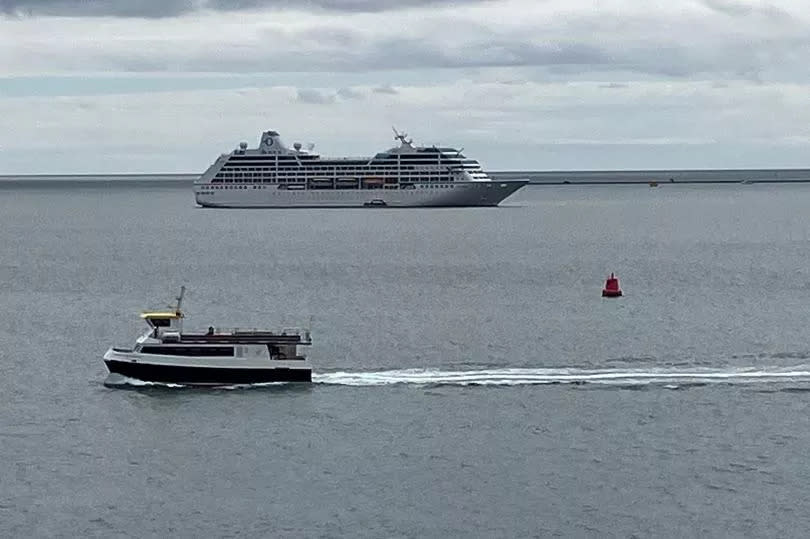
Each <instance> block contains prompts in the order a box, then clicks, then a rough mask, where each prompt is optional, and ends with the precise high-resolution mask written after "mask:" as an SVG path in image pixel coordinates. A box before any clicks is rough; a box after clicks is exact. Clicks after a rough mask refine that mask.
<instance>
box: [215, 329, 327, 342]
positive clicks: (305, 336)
mask: <svg viewBox="0 0 810 539" xmlns="http://www.w3.org/2000/svg"><path fill="white" fill-rule="evenodd" d="M213 335H215V336H217V335H233V336H239V335H241V336H251V335H256V336H264V335H272V336H277V337H295V336H298V337H300V338H301V342H311V341H312V336H311V335H310V330H308V329H304V328H296V327H292V328H283V329H281V330H280V331H279V330H275V331H274V330H270V329H261V328H220V327H215V328H214V333H213Z"/></svg>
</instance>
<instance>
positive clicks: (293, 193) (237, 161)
mask: <svg viewBox="0 0 810 539" xmlns="http://www.w3.org/2000/svg"><path fill="white" fill-rule="evenodd" d="M394 139H395V140H397V141H399V146H396V147H393V148H391V149H389V150H386V151H384V152H380V153H378V154H376V155H375V156H373V157H362V158H326V157H321V156H320V155H318V154H317V153H314V152H313V151H312V150H313V145H308V147H307V148H306V149H304V148H303V147H302V145H301V144H300V143H295V144H293V147H292V148H289V147H287V146H286V145H285V144H284V143H283V142H282V140H281V137H280V136H279V134H278V132H276V131H265V132H264V133H262V136H261V139H260V142H259V147H258V148H248V147H247V146H248V145H247V143H246V142H242V143H240V144H239V147H238V148H237V149H235V150H233V151H232V152H231V153H228V154H223V155H221V156H220V157H219V158H218V159H217V160H216V161H215V162H214V163H213V164H212V165H211V166H210V167H208V170H206V171H205V172H204V173H203V174H202V175H201V176H200V178H198V179H197V180H196V181H195V182H194V194H195V197H196V200H197V204H199V205H200V206H203V207H212V208H295V207H299V208H312V207H326V208H329V207H332V208H340V207H363V206H366V207H369V206H371V207H373V206H384V207H424V206H434V207H443V206H445V207H446V206H497V205H498V204H500V203H501V201H503V200H504V199H505V198H506V197H508V196H509V195H511V194H512V193H514V192H515V191H517V190H518V189H520V188H521V187H523V186H524V185H526V184H527V183H528V180H507V181H496V180H493V179H491V178H490V177H489V176H488V175H487V173H486V172H484V170H483V169H482V168H481V165H480V164H479V163H478V161H476V160H474V159H469V158H467V157H465V156H464V155H463V154H462V153H461V152H462V150H456V149H455V148H441V147H436V146H415V145H414V144H413V141H412V140H411V139H409V138H408V136H407V134H405V133H400V132H398V131H397V130H396V129H394Z"/></svg>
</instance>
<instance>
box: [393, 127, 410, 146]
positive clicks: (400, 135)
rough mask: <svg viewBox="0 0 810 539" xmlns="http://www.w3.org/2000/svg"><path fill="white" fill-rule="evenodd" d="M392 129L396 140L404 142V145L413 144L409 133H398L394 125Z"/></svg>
mask: <svg viewBox="0 0 810 539" xmlns="http://www.w3.org/2000/svg"><path fill="white" fill-rule="evenodd" d="M391 129H393V130H394V140H398V141H400V142H402V144H408V145H410V143H411V142H413V139H410V140H409V139H408V133H406V132H405V131H403V132H402V133H400V132H399V131H397V128H396V127H394V126H393V125H392V126H391Z"/></svg>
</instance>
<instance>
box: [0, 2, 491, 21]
mask: <svg viewBox="0 0 810 539" xmlns="http://www.w3.org/2000/svg"><path fill="white" fill-rule="evenodd" d="M482 1H484V0H465V3H477V2H482ZM449 3H458V1H457V0H199V1H195V0H147V1H134V0H89V1H83V0H0V14H6V15H12V16H18V17H35V16H40V15H56V16H71V17H103V16H111V17H141V18H162V17H175V16H178V15H183V14H186V13H191V12H194V11H201V10H204V9H210V10H215V11H239V10H252V9H268V10H272V9H305V10H325V11H336V12H350V13H351V12H382V11H393V10H398V9H406V8H410V7H419V6H428V5H435V4H449Z"/></svg>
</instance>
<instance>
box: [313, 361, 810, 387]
mask: <svg viewBox="0 0 810 539" xmlns="http://www.w3.org/2000/svg"><path fill="white" fill-rule="evenodd" d="M312 381H313V382H314V383H318V384H327V385H343V386H383V385H396V384H411V385H456V386H471V385H480V386H522V385H543V384H608V385H621V386H628V385H663V386H668V387H672V388H676V387H678V386H682V385H702V384H711V383H725V384H744V383H767V382H804V383H809V384H810V366H805V365H802V366H797V367H791V368H779V369H762V368H735V369H689V370H666V369H645V370H633V369H550V368H538V369H484V370H469V371H444V370H433V369H406V370H388V371H377V372H330V373H320V374H315V373H313V375H312Z"/></svg>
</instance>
